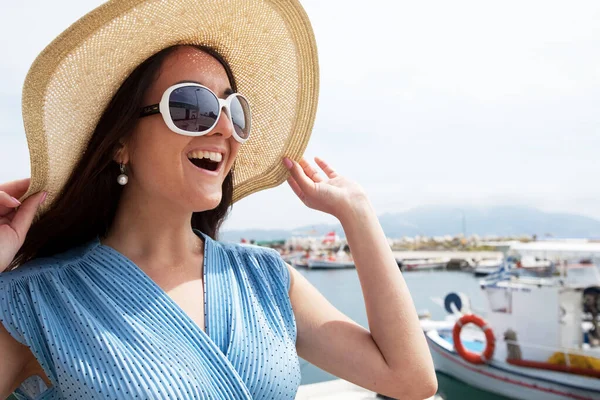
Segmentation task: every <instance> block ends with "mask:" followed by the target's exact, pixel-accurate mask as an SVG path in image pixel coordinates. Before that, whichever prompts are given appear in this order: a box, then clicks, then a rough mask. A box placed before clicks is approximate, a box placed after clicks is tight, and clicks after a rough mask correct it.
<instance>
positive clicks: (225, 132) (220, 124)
mask: <svg viewBox="0 0 600 400" xmlns="http://www.w3.org/2000/svg"><path fill="white" fill-rule="evenodd" d="M217 134H218V135H221V136H223V137H224V138H225V139H229V138H230V137H231V136H232V135H233V126H232V124H231V119H230V118H229V115H228V113H227V110H226V109H225V107H222V108H221V115H219V120H218V121H217V124H216V125H215V126H214V128H212V129H211V130H210V132H208V136H212V135H217Z"/></svg>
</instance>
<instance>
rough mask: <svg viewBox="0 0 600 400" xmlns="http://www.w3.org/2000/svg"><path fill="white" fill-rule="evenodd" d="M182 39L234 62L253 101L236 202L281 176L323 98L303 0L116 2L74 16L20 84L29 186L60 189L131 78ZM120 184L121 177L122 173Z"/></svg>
mask: <svg viewBox="0 0 600 400" xmlns="http://www.w3.org/2000/svg"><path fill="white" fill-rule="evenodd" d="M175 44H195V45H204V46H209V47H211V48H213V49H214V50H216V51H217V52H218V53H219V54H220V55H221V56H222V57H223V58H224V59H225V61H226V62H227V63H228V64H229V65H230V67H231V70H232V72H233V75H234V77H235V79H236V83H237V87H238V90H239V92H240V93H243V94H244V95H245V96H246V97H247V98H248V100H249V101H250V104H251V107H252V115H253V120H252V137H251V138H250V140H249V141H248V142H246V143H245V144H243V145H242V146H241V148H240V151H239V154H238V156H237V159H236V165H235V175H234V196H233V199H234V201H237V200H239V199H241V198H243V197H245V196H248V195H249V194H251V193H254V192H257V191H259V190H262V189H266V188H269V187H274V186H277V185H279V184H280V183H282V182H283V181H284V180H285V178H286V176H287V170H286V169H285V167H284V166H282V165H281V158H282V157H283V156H288V157H290V158H292V159H298V158H300V156H301V155H302V154H303V152H304V150H305V148H306V145H307V144H308V139H309V137H310V133H311V130H312V126H313V122H314V118H315V113H316V107H317V96H318V85H319V72H318V62H317V50H316V44H315V39H314V35H313V31H312V28H311V25H310V22H309V20H308V17H307V15H306V13H305V11H304V9H303V8H302V6H301V5H300V3H299V2H298V1H297V0H112V1H108V2H107V3H105V4H103V5H101V6H100V7H98V8H96V9H95V10H93V11H91V12H90V13H88V14H87V15H85V16H84V17H83V18H81V19H80V20H78V21H77V22H75V23H74V24H73V25H71V27H69V28H68V29H67V30H66V31H64V32H63V33H62V34H60V35H59V36H58V37H57V38H56V39H55V40H54V41H53V42H52V43H50V44H49V45H48V46H47V47H46V48H45V49H44V50H43V51H42V52H41V53H40V55H39V56H38V57H37V58H36V60H35V61H34V62H33V64H32V66H31V69H30V70H29V72H28V74H27V77H26V79H25V84H24V87H23V120H24V124H25V133H26V135H27V142H28V146H29V152H30V161H31V185H30V188H29V191H28V192H27V193H26V194H25V196H23V198H26V197H27V196H29V195H31V194H33V193H36V192H38V191H40V190H46V191H48V199H47V200H46V202H45V203H44V204H43V205H42V207H43V208H41V209H40V211H39V212H40V213H43V212H44V211H45V210H47V209H48V207H49V206H51V205H52V203H53V200H55V199H56V196H57V195H59V194H60V191H61V190H62V188H63V187H64V185H65V183H66V181H67V179H68V178H69V175H70V174H71V172H72V170H73V168H74V167H75V165H76V163H77V162H78V161H79V158H80V156H81V155H82V154H83V152H84V150H85V148H86V146H87V142H88V140H89V139H90V137H91V135H92V132H93V130H94V128H95V126H96V124H97V122H98V120H99V119H100V116H101V115H102V113H103V111H104V108H105V107H106V105H107V104H108V103H109V101H110V99H111V98H112V97H113V95H114V94H115V93H116V91H117V89H118V88H119V86H120V85H121V84H122V82H123V81H124V80H125V78H127V76H128V75H129V74H130V73H131V72H132V71H133V70H134V69H135V68H136V67H137V66H138V65H139V64H141V63H142V62H143V61H144V60H145V59H147V58H148V57H150V56H151V55H152V54H154V53H157V52H159V51H160V50H162V49H164V48H166V47H169V46H172V45H175ZM115 184H117V183H116V177H115Z"/></svg>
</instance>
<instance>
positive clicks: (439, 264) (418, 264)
mask: <svg viewBox="0 0 600 400" xmlns="http://www.w3.org/2000/svg"><path fill="white" fill-rule="evenodd" d="M449 262H450V258H416V259H404V260H399V261H398V266H399V267H400V270H401V271H423V270H432V269H444V268H446V266H447V265H448V263H449Z"/></svg>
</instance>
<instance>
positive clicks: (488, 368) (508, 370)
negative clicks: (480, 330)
mask: <svg viewBox="0 0 600 400" xmlns="http://www.w3.org/2000/svg"><path fill="white" fill-rule="evenodd" d="M426 337H427V343H428V345H429V349H430V350H431V355H432V357H433V362H434V364H435V369H436V371H440V372H443V373H444V374H447V375H450V376H452V377H454V378H456V379H458V380H460V381H463V382H465V383H467V384H469V385H471V386H474V387H477V388H479V389H482V390H485V391H488V392H492V393H497V394H500V395H502V396H507V397H512V398H514V399H527V400H536V399H539V400H551V399H552V400H554V399H556V400H559V399H575V400H594V399H600V379H597V378H591V377H584V376H578V375H572V374H566V373H560V372H554V371H542V370H536V369H531V368H522V367H516V366H512V365H510V364H506V363H500V362H497V361H492V362H491V363H490V364H486V365H474V364H471V363H468V362H466V361H465V360H463V358H462V357H460V356H459V355H458V354H457V353H456V352H455V351H454V348H453V346H452V345H451V344H450V343H448V342H447V341H445V340H444V339H443V338H441V337H440V336H439V335H438V334H437V332H436V331H429V332H427V333H426Z"/></svg>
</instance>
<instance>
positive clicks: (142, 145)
mask: <svg viewBox="0 0 600 400" xmlns="http://www.w3.org/2000/svg"><path fill="white" fill-rule="evenodd" d="M181 81H191V82H197V83H200V84H202V85H204V86H206V87H208V88H210V89H211V90H212V91H213V92H214V93H215V94H216V95H217V96H218V97H219V98H223V99H224V98H226V97H227V95H226V94H227V93H229V92H231V86H230V83H229V79H228V77H227V73H226V72H225V68H224V67H223V66H222V65H221V63H220V62H219V61H217V59H215V58H214V57H212V56H211V55H209V54H207V53H205V52H203V51H201V50H198V49H196V48H193V47H180V48H178V49H176V50H175V51H174V52H173V53H171V54H170V55H169V56H168V57H167V58H166V59H165V60H164V62H163V65H162V67H161V70H160V72H159V75H158V77H157V79H156V81H155V83H154V84H153V86H152V87H150V88H148V90H147V91H146V94H145V96H144V102H143V106H148V105H152V104H157V103H159V102H160V100H161V97H162V95H163V93H164V91H165V90H166V89H167V88H168V87H170V86H172V85H174V84H176V83H179V82H181ZM232 129H233V128H232V126H231V123H230V121H229V118H228V117H227V115H226V114H225V112H221V115H220V118H219V120H218V121H217V125H216V126H215V127H214V128H213V129H212V130H211V131H210V132H209V133H208V134H206V135H204V136H200V137H191V136H183V135H179V134H177V133H175V132H173V131H171V130H170V129H169V128H168V127H167V125H166V124H165V122H164V120H163V118H162V115H160V114H155V115H152V116H147V117H144V118H140V119H139V122H138V124H137V126H136V127H135V129H134V131H133V132H132V135H131V137H130V140H129V141H128V143H127V144H126V146H125V147H124V151H123V152H122V153H121V154H122V156H121V159H123V160H124V161H125V162H126V163H127V167H128V171H129V172H128V175H129V183H128V184H127V186H126V187H125V190H136V192H138V193H140V194H141V195H142V196H144V197H145V198H146V199H147V200H150V201H151V200H158V201H160V202H166V203H168V204H169V205H170V206H175V207H176V206H179V207H180V208H181V209H182V210H185V211H191V212H197V211H205V210H210V209H213V208H215V207H217V205H219V203H220V201H221V196H222V192H221V185H222V184H223V180H224V179H225V177H226V176H227V174H228V173H229V171H230V170H231V166H232V165H233V162H234V160H235V157H236V155H237V153H238V150H239V148H240V144H239V143H238V142H237V141H236V140H235V139H234V138H233V136H232ZM203 152H211V153H220V154H221V156H220V157H221V161H220V162H218V166H217V169H216V170H215V171H210V170H208V169H204V168H201V167H199V166H196V165H195V164H194V163H193V162H192V159H194V158H198V157H200V158H202V155H203V154H204V155H205V156H207V154H206V153H203ZM123 156H125V157H123ZM213 159H215V157H214V155H213ZM216 159H217V160H218V159H219V156H217V157H216ZM196 162H197V160H196Z"/></svg>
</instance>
